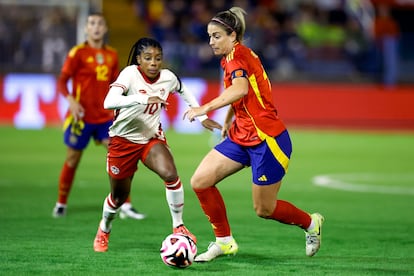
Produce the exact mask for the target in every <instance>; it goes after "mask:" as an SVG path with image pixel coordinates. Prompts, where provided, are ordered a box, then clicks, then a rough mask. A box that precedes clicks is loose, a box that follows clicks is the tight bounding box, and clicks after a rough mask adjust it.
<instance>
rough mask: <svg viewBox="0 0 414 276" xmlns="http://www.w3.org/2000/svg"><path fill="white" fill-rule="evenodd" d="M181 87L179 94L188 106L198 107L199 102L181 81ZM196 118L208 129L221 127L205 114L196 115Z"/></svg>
mask: <svg viewBox="0 0 414 276" xmlns="http://www.w3.org/2000/svg"><path fill="white" fill-rule="evenodd" d="M180 87H181V89H180V91H178V93H179V95H180V96H181V97H182V98H183V99H184V101H185V102H186V103H187V104H188V106H189V107H199V106H200V104H199V103H198V101H197V99H196V98H195V97H194V95H193V93H191V92H189V91H188V89H187V87H186V86H185V85H184V84H183V83H181V85H180ZM198 120H199V121H200V122H201V124H202V126H203V127H204V128H206V129H208V130H210V131H213V130H214V129H215V128H216V129H220V130H221V129H222V126H221V125H220V124H219V123H217V122H216V121H214V120H211V119H209V118H208V116H207V115H206V114H204V115H203V116H200V117H198Z"/></svg>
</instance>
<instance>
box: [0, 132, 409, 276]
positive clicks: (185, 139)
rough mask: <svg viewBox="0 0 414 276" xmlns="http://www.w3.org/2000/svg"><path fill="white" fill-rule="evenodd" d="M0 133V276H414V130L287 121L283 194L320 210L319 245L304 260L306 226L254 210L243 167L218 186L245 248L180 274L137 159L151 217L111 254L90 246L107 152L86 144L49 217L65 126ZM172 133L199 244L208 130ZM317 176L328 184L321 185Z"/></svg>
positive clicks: (203, 241) (142, 204) (153, 190)
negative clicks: (196, 182)
mask: <svg viewBox="0 0 414 276" xmlns="http://www.w3.org/2000/svg"><path fill="white" fill-rule="evenodd" d="M0 133H1V143H0V274H1V275H144V274H146V275H287V274H295V275H410V274H411V275H414V235H413V229H414V215H413V212H414V191H413V189H414V134H412V133H395V132H394V133H386V132H356V131H354V132H352V131H335V130H318V129H296V128H294V129H291V130H290V134H291V138H292V141H293V147H294V152H293V156H292V161H291V164H290V167H289V172H288V174H287V176H286V177H285V180H284V184H283V185H282V189H281V192H280V195H279V196H280V198H281V199H285V200H288V201H291V202H292V203H294V204H295V205H296V206H298V207H300V208H302V209H304V210H306V211H309V212H315V211H318V212H320V213H322V214H323V215H324V216H325V219H326V221H325V224H324V228H323V242H322V247H321V249H320V251H319V253H318V254H317V255H316V256H314V257H312V258H309V257H306V256H305V249H304V244H305V237H304V233H303V231H302V230H301V229H299V228H297V227H293V226H287V225H283V224H280V223H277V222H275V221H270V220H263V219H260V218H258V217H257V216H256V215H255V214H254V211H253V208H252V201H251V187H250V186H251V184H250V183H251V180H250V178H251V177H250V171H249V170H248V169H246V170H244V171H242V172H240V173H239V174H236V175H234V176H231V177H229V178H227V179H226V180H225V181H223V182H222V183H220V185H219V188H220V190H221V191H222V193H223V197H224V199H225V201H226V203H227V209H228V216H229V219H230V223H231V225H232V230H233V234H234V236H235V238H236V239H237V241H238V243H239V247H240V248H239V253H238V254H237V255H236V256H234V257H222V258H218V259H216V260H214V261H213V262H210V263H204V264H197V263H196V264H193V265H192V266H190V267H189V268H187V269H185V270H177V269H172V268H169V267H167V266H165V265H164V264H163V263H162V261H161V259H160V256H159V249H160V246H161V242H162V240H163V239H164V237H166V236H167V235H168V234H169V233H170V232H171V219H170V215H169V211H168V209H167V204H166V201H165V193H164V188H163V183H162V181H161V180H160V179H159V178H158V177H157V176H156V175H155V174H153V173H152V172H150V171H149V170H148V169H146V168H145V167H143V166H140V168H139V172H138V173H137V174H136V175H135V178H134V183H133V187H132V201H133V203H134V205H135V206H136V207H138V208H139V209H140V210H141V211H142V212H144V213H146V214H147V215H148V218H147V219H145V220H142V221H133V220H121V219H117V220H115V221H114V225H113V231H112V233H111V239H110V244H109V251H108V252H107V253H95V252H94V251H93V248H92V243H93V239H94V236H95V233H96V230H97V225H98V222H99V219H100V217H101V208H102V202H103V199H104V197H105V196H106V195H107V194H108V192H109V183H108V177H107V175H106V172H105V151H104V149H103V148H102V147H97V146H95V145H94V144H93V143H92V142H91V144H90V145H89V147H88V149H87V150H86V151H85V153H84V156H83V159H82V161H81V165H80V169H79V171H78V174H77V175H76V178H75V184H74V186H73V189H72V193H71V196H70V198H69V208H68V215H67V217H65V218H63V219H54V218H52V216H51V213H52V208H53V206H54V203H55V201H56V196H57V179H58V176H59V172H60V168H61V165H62V162H63V158H64V153H65V147H64V145H63V143H62V133H61V130H60V129H59V128H47V129H44V130H39V131H35V130H15V129H13V128H11V127H1V128H0ZM167 137H168V140H169V143H170V146H171V149H172V151H173V153H174V156H175V161H176V164H177V167H178V170H179V174H180V177H181V179H182V181H183V183H184V185H185V193H186V205H185V211H184V220H185V222H186V225H187V226H188V228H189V229H190V230H191V231H193V233H195V234H196V235H197V237H198V250H199V252H201V251H204V250H205V249H206V247H207V246H208V243H209V241H211V240H212V238H213V233H212V230H211V227H210V225H209V224H208V222H207V219H206V218H205V216H204V215H203V213H202V211H201V208H200V206H199V204H198V201H197V200H196V197H195V194H194V193H193V192H192V190H191V189H190V187H189V179H190V177H191V174H192V172H193V171H194V169H195V168H196V166H197V164H198V162H199V161H200V160H201V158H202V157H203V155H204V154H205V153H206V152H207V151H208V150H209V148H210V145H209V141H210V140H212V136H211V134H210V133H207V132H205V133H202V134H195V135H189V134H178V133H175V132H173V131H168V132H167ZM316 176H324V178H323V179H324V181H322V182H323V183H325V184H326V185H328V187H322V186H318V185H315V184H314V182H313V179H314V178H315V177H316ZM333 185H337V186H338V187H339V189H338V188H333V187H332V186H333ZM358 187H364V189H363V190H361V191H356V190H358Z"/></svg>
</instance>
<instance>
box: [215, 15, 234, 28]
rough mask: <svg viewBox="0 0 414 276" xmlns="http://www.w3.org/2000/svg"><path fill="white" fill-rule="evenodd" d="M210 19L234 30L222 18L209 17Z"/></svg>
mask: <svg viewBox="0 0 414 276" xmlns="http://www.w3.org/2000/svg"><path fill="white" fill-rule="evenodd" d="M211 21H216V22H218V23H220V24H221V25H224V26H225V27H227V28H228V29H230V30H231V31H232V32H236V31H235V30H234V29H233V28H232V27H230V25H229V24H227V23H226V22H224V21H223V20H221V19H220V18H217V17H213V18H212V19H211Z"/></svg>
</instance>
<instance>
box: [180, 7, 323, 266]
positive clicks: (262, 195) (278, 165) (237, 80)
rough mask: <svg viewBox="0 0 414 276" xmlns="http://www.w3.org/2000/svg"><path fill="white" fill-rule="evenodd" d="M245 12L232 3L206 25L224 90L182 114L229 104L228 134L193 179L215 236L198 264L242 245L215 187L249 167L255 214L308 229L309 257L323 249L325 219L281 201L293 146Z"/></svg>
mask: <svg viewBox="0 0 414 276" xmlns="http://www.w3.org/2000/svg"><path fill="white" fill-rule="evenodd" d="M244 14H245V11H244V10H243V9H241V8H239V7H233V8H231V9H230V10H226V11H223V12H220V13H218V14H217V15H216V16H214V17H213V18H212V19H211V20H210V23H209V24H208V27H207V32H208V35H209V37H210V46H211V48H212V49H213V52H214V54H215V55H217V56H222V57H223V58H222V60H221V66H222V68H223V70H224V88H225V89H224V91H223V92H222V93H221V94H220V95H219V96H218V97H217V98H215V99H213V100H211V101H210V102H208V103H206V104H204V105H202V106H201V107H192V108H190V109H189V110H187V111H186V112H185V114H184V117H187V118H188V119H189V120H190V121H193V120H194V118H195V117H197V116H203V115H205V114H206V113H208V112H210V111H212V110H216V109H218V108H221V107H223V106H226V105H229V104H230V105H231V107H230V108H229V111H228V114H227V116H226V118H225V122H224V125H223V129H222V135H223V137H226V136H227V137H226V138H225V139H224V140H223V141H222V142H221V143H219V144H218V145H216V146H215V148H214V149H212V150H211V151H210V152H209V153H208V154H207V155H206V156H205V157H204V159H203V160H202V161H201V163H200V165H199V166H198V168H197V169H196V171H195V173H194V174H193V176H192V178H191V186H192V187H193V190H194V191H195V193H196V195H197V197H198V199H199V201H200V205H201V207H202V209H203V211H204V213H205V214H206V216H207V218H208V220H209V221H210V223H211V225H212V227H213V230H214V234H215V237H216V240H215V242H212V243H210V246H209V247H208V250H207V251H206V252H204V253H202V254H200V255H198V256H196V258H195V261H197V262H206V261H211V260H213V259H214V258H216V257H218V256H220V255H234V254H236V253H237V251H238V245H237V243H236V241H235V239H234V238H233V236H232V232H231V229H230V225H229V222H228V219H227V214H226V207H225V204H224V201H223V198H222V196H221V194H220V192H219V190H218V189H217V186H216V185H217V184H218V183H219V182H220V181H221V180H222V179H224V178H226V177H227V176H230V175H232V174H234V173H236V172H238V171H240V170H241V169H243V168H245V167H248V166H249V167H251V170H252V182H253V185H252V195H253V205H254V209H255V211H256V214H257V215H258V216H259V217H262V218H265V219H272V220H276V221H279V222H281V223H285V224H291V225H297V226H299V227H300V228H302V229H304V230H305V234H306V255H308V256H313V255H314V254H315V253H316V252H317V251H318V250H319V247H320V241H321V226H322V222H323V220H324V218H323V217H322V216H321V215H320V214H318V213H315V214H312V215H310V214H308V213H307V212H305V211H303V210H301V209H299V208H297V207H295V206H294V205H293V204H291V203H289V202H287V201H284V200H279V199H277V195H278V192H279V189H280V186H281V183H282V182H281V181H282V178H283V176H284V175H285V173H286V172H287V169H288V164H289V160H290V155H291V152H292V145H291V141H290V138H289V134H288V131H287V130H286V128H285V126H284V124H283V123H282V121H281V120H280V119H279V117H278V115H277V111H276V108H275V106H274V103H273V99H272V93H271V84H270V81H269V79H268V77H267V74H266V72H265V71H264V69H263V66H262V63H261V61H260V59H259V58H258V56H257V55H256V54H255V53H254V52H253V51H252V50H251V49H249V48H248V47H246V46H244V45H243V44H242V40H243V36H244V32H245V29H246V27H245V19H244ZM233 117H234V121H233Z"/></svg>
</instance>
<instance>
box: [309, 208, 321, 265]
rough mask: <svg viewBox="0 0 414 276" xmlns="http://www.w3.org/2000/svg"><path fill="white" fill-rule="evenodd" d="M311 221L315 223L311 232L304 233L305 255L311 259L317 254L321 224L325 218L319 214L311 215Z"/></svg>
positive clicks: (319, 245)
mask: <svg viewBox="0 0 414 276" xmlns="http://www.w3.org/2000/svg"><path fill="white" fill-rule="evenodd" d="M311 218H312V221H313V222H314V223H315V227H314V228H313V230H310V231H305V236H306V255H307V256H309V257H312V256H313V255H315V254H316V252H318V250H319V248H320V247H321V242H322V223H323V221H324V220H325V218H324V217H323V216H322V215H321V214H319V213H314V214H312V215H311Z"/></svg>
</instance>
